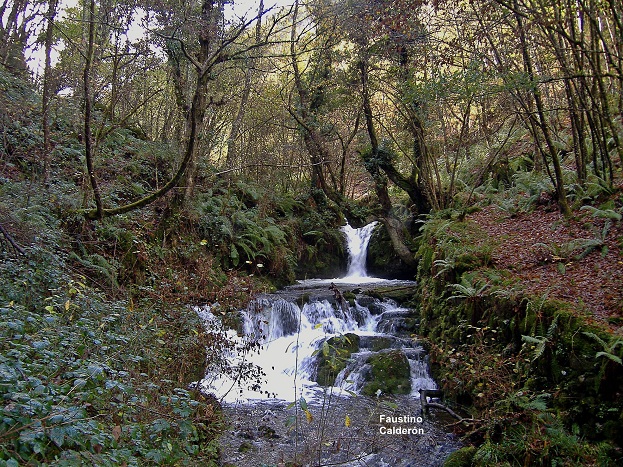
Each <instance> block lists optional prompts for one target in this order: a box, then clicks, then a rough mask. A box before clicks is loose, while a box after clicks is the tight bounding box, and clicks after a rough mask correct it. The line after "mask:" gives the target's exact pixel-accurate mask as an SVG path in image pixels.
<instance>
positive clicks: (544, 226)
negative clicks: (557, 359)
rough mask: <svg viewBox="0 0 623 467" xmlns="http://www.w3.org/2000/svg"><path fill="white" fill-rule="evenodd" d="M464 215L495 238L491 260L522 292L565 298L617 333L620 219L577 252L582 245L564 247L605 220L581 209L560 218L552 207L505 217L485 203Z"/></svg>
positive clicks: (622, 317)
mask: <svg viewBox="0 0 623 467" xmlns="http://www.w3.org/2000/svg"><path fill="white" fill-rule="evenodd" d="M469 220H471V221H473V222H475V223H476V224H477V225H478V226H480V228H482V229H483V230H484V231H485V233H486V235H487V237H488V238H483V241H491V239H494V240H495V244H496V247H495V248H494V251H493V254H492V262H493V265H494V266H495V267H496V268H497V269H500V270H504V269H505V270H508V271H511V273H512V274H513V276H515V277H516V278H517V279H519V282H520V287H521V289H522V290H523V293H524V294H525V295H526V296H545V295H546V296H547V298H548V299H559V300H563V301H565V302H568V303H571V304H572V305H573V306H574V307H576V309H577V310H578V312H580V313H582V312H586V314H587V315H588V316H587V319H588V320H589V321H590V320H596V321H599V322H602V323H604V324H606V325H607V326H608V327H609V328H610V329H611V330H612V331H613V332H617V333H623V222H616V221H614V222H611V224H612V225H611V227H610V229H609V230H608V234H607V236H606V238H605V242H604V244H603V245H600V246H598V247H597V248H595V249H594V250H593V251H591V252H590V253H588V254H587V255H586V256H584V257H580V256H581V254H582V253H583V252H584V251H585V250H586V249H585V248H582V247H578V248H577V249H575V250H573V251H569V250H571V248H570V245H572V243H571V242H574V241H578V242H577V244H581V243H583V242H581V240H591V239H596V238H598V237H599V236H600V234H601V232H602V230H603V227H604V225H605V222H606V220H605V219H600V218H595V217H593V216H592V215H591V214H590V213H588V212H587V211H578V212H575V216H574V217H573V218H571V219H564V218H563V216H562V215H561V214H560V213H559V212H558V211H556V210H554V209H552V207H546V206H539V207H538V208H537V209H536V210H534V211H533V212H531V213H520V214H518V215H516V216H509V215H508V213H507V212H505V211H502V210H501V209H499V208H498V207H497V206H487V207H485V208H484V209H483V210H482V211H479V212H477V213H474V214H471V215H470V216H469ZM604 246H605V247H606V248H604Z"/></svg>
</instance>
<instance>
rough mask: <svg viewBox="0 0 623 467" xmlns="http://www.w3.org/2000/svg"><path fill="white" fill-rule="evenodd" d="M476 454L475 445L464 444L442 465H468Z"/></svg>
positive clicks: (445, 466) (460, 466)
mask: <svg viewBox="0 0 623 467" xmlns="http://www.w3.org/2000/svg"><path fill="white" fill-rule="evenodd" d="M475 454H476V447H475V446H466V447H464V448H461V449H459V450H458V451H454V452H453V453H452V454H450V455H449V456H448V458H447V459H446V461H445V462H444V463H443V467H469V466H470V465H472V460H473V459H474V455H475Z"/></svg>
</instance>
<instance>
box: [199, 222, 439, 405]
mask: <svg viewBox="0 0 623 467" xmlns="http://www.w3.org/2000/svg"><path fill="white" fill-rule="evenodd" d="M373 227H374V225H372V224H370V225H368V226H366V227H364V228H362V229H352V228H346V229H345V232H346V234H347V238H348V247H349V251H350V252H351V261H350V263H349V272H348V275H347V277H345V278H343V279H342V280H341V281H334V282H348V283H361V282H364V281H368V282H369V281H375V279H373V278H369V277H368V276H367V275H366V271H365V256H366V249H367V244H368V242H369V240H370V235H371V232H372V229H373ZM376 280H378V279H376ZM307 282H310V281H307ZM328 282H330V281H322V282H318V284H319V285H320V286H321V289H320V290H323V291H326V290H328V289H327V283H328ZM330 295H331V292H327V293H325V296H330ZM212 311H213V308H211V307H209V306H206V307H203V308H199V309H197V312H198V313H199V315H200V316H201V317H202V318H203V319H204V321H205V323H206V327H207V328H208V330H215V329H218V328H219V326H220V321H219V320H218V319H217V318H215V317H214V315H213V313H212ZM406 311H407V310H406V309H404V308H400V307H398V306H397V305H396V304H395V303H393V302H391V301H385V302H379V301H376V302H375V313H376V314H374V315H372V314H371V313H370V310H369V309H368V307H366V306H362V305H360V304H359V303H358V302H355V306H348V305H347V304H345V306H339V305H332V304H331V303H329V301H328V300H320V301H311V302H309V303H306V304H305V305H303V307H302V308H301V307H299V306H298V305H297V304H296V303H294V302H292V301H288V300H285V299H284V298H280V297H278V296H268V297H265V298H260V299H256V300H254V301H253V302H251V304H250V305H249V306H248V307H247V309H246V310H244V311H241V312H240V317H241V326H240V329H239V332H240V334H241V335H240V336H238V335H237V333H236V331H234V330H229V331H223V332H226V333H227V334H228V336H229V338H230V339H231V340H232V341H234V342H236V343H237V344H238V346H239V347H240V348H243V347H244V346H245V344H247V343H249V342H258V343H259V344H260V345H261V347H260V348H259V349H258V350H256V351H251V352H232V354H231V355H230V356H229V365H230V367H233V368H245V367H248V365H249V364H251V365H253V366H254V367H259V368H261V369H262V372H263V375H262V376H261V378H259V381H257V383H259V384H256V385H255V387H254V385H253V384H250V382H248V383H244V382H241V381H240V380H239V378H236V377H235V376H234V377H230V376H226V375H224V374H223V372H222V371H218V370H216V371H214V372H213V373H212V374H210V373H209V374H208V375H206V377H205V378H204V379H203V380H202V381H201V382H200V386H201V388H202V389H203V390H204V391H206V392H213V393H215V395H216V396H217V397H219V398H220V399H222V400H223V401H225V402H236V401H242V402H251V401H253V400H258V399H266V398H268V397H273V398H277V399H283V400H287V401H293V400H297V399H298V398H300V397H305V399H306V400H308V401H313V400H318V399H320V398H322V397H323V396H324V394H325V393H326V391H332V392H333V393H334V394H335V393H337V394H343V395H347V394H349V391H350V392H358V391H359V390H360V389H361V386H362V384H363V382H364V381H363V380H364V376H363V373H364V372H365V370H366V369H367V368H368V367H366V365H367V364H366V361H367V359H368V357H369V356H370V354H371V350H369V349H366V348H365V347H364V346H362V347H364V348H361V349H360V352H358V353H355V354H352V356H351V361H350V362H349V363H348V364H347V367H346V368H345V369H344V370H343V371H342V372H341V373H340V374H339V375H338V376H337V378H336V383H335V384H336V386H335V387H333V388H323V387H321V386H319V385H318V384H317V383H315V382H314V381H312V378H313V377H314V372H315V362H316V353H317V352H318V349H320V347H321V346H322V344H323V343H324V342H326V341H327V340H328V339H329V338H331V337H333V336H341V335H344V334H346V333H355V334H358V335H359V336H384V337H391V336H390V334H384V333H383V332H379V331H385V332H392V331H393V329H394V327H395V326H394V324H393V323H395V318H393V317H395V316H399V315H400V312H403V314H404V312H406ZM377 327H378V328H379V329H377ZM410 344H411V345H410ZM407 347H408V348H405V349H403V350H404V351H405V354H406V355H407V357H408V359H409V364H410V366H411V384H412V394H414V395H416V394H418V391H419V390H420V389H434V388H436V385H435V382H434V381H433V380H432V379H431V378H430V376H429V374H428V365H427V362H426V358H425V353H424V350H423V349H422V348H421V347H419V346H417V345H412V343H409V342H407ZM234 373H236V372H234Z"/></svg>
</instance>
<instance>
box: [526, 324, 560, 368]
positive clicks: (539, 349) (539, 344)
mask: <svg viewBox="0 0 623 467" xmlns="http://www.w3.org/2000/svg"><path fill="white" fill-rule="evenodd" d="M557 329H558V315H556V316H555V317H554V320H553V321H552V324H550V325H549V327H548V328H547V333H546V334H545V336H525V335H522V336H521V340H522V341H524V342H526V343H528V344H534V345H535V349H534V357H533V358H532V361H533V362H535V361H536V360H538V359H539V358H541V357H542V356H543V354H544V353H545V350H546V349H547V346H548V345H549V344H550V343H551V342H552V340H553V338H554V334H555V333H556V330H557Z"/></svg>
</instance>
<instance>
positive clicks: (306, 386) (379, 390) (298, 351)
mask: <svg viewBox="0 0 623 467" xmlns="http://www.w3.org/2000/svg"><path fill="white" fill-rule="evenodd" d="M374 225H375V223H372V224H369V225H367V226H365V227H362V228H360V229H353V228H351V227H350V226H348V225H347V226H346V227H344V229H343V230H344V233H345V237H346V242H347V246H348V250H349V268H348V272H347V274H346V276H345V277H343V278H340V279H331V280H321V279H312V280H306V281H300V282H298V283H297V284H295V285H293V286H289V287H286V288H284V289H282V290H280V291H278V292H276V293H273V294H263V295H259V296H257V297H255V298H254V299H253V300H252V301H251V302H250V303H249V305H248V306H247V308H246V309H245V310H241V311H240V312H239V316H238V318H239V320H238V322H237V324H236V326H235V327H236V329H227V328H226V327H223V324H222V323H221V321H220V319H219V318H218V317H217V316H218V313H217V310H218V305H217V304H216V305H212V306H204V307H200V308H197V313H198V314H199V315H200V316H201V317H202V318H203V320H204V322H205V325H206V327H208V328H209V329H211V330H214V329H221V332H223V333H226V334H227V335H228V337H229V339H230V340H231V341H233V342H235V343H236V348H235V349H232V350H231V351H230V352H229V354H228V355H227V358H228V360H227V366H228V367H229V368H233V369H234V371H229V372H223V371H219V370H218V368H213V369H208V372H207V374H206V377H205V378H204V379H203V380H202V381H201V382H200V383H199V386H200V388H201V390H202V391H203V392H205V393H212V394H214V395H215V396H216V397H217V398H218V399H219V400H221V402H222V405H223V410H224V413H225V418H226V421H227V423H228V428H227V430H226V432H225V434H224V435H223V436H222V437H221V456H222V463H223V465H228V466H239V467H247V466H249V467H251V466H254V467H260V466H282V465H283V466H285V465H304V466H323V465H345V466H378V467H381V466H392V467H406V466H412V467H415V466H438V465H442V464H443V461H444V460H445V458H446V457H447V456H448V455H449V454H450V453H451V452H452V451H454V450H456V449H457V448H458V447H459V443H458V441H457V440H456V439H455V438H454V437H453V436H452V435H450V434H448V433H447V432H446V431H445V430H444V425H447V424H448V423H450V422H451V421H452V420H449V419H447V418H446V417H445V416H444V415H442V414H434V413H433V414H432V415H431V416H430V417H426V418H424V417H422V415H421V410H420V409H421V408H420V400H419V391H420V390H422V389H436V388H437V386H436V383H435V381H434V380H433V379H432V378H431V376H430V374H429V368H428V357H427V354H426V351H425V349H424V348H423V346H422V345H420V344H419V343H418V340H417V337H416V336H415V334H414V331H416V330H417V326H418V321H417V318H416V317H414V316H413V314H412V313H411V311H410V310H409V309H407V308H403V307H401V306H400V305H399V304H398V303H396V302H395V301H393V300H390V299H383V300H380V299H379V298H376V296H377V294H375V293H374V291H375V290H376V289H379V288H383V289H384V290H392V289H393V290H397V289H398V290H399V289H403V288H413V287H415V283H414V282H410V281H397V280H384V279H377V278H373V277H369V276H368V275H367V273H366V269H365V259H366V254H367V245H368V242H369V240H370V237H371V235H372V230H373V228H374ZM242 375H251V377H250V378H242V377H241V376H242Z"/></svg>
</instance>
